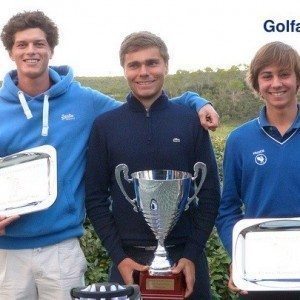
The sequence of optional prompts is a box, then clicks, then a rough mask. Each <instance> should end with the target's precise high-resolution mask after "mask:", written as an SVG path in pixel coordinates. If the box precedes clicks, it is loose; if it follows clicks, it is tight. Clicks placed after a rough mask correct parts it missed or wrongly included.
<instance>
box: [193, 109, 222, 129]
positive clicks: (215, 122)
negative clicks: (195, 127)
mask: <svg viewBox="0 0 300 300" xmlns="http://www.w3.org/2000/svg"><path fill="white" fill-rule="evenodd" d="M198 116H199V119H200V123H201V125H202V127H203V128H205V129H206V130H208V129H209V130H212V131H215V130H216V128H217V127H218V126H219V115H218V113H217V112H216V111H215V109H214V108H213V107H212V105H210V104H206V105H204V106H203V107H202V108H201V109H200V110H199V112H198Z"/></svg>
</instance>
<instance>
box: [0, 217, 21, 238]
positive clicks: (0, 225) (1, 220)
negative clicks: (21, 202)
mask: <svg viewBox="0 0 300 300" xmlns="http://www.w3.org/2000/svg"><path fill="white" fill-rule="evenodd" d="M19 217H20V216H18V215H16V216H11V217H4V216H0V235H4V234H5V227H6V226H7V225H9V224H10V223H11V222H13V221H15V220H17V219H19Z"/></svg>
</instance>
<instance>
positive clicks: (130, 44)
mask: <svg viewBox="0 0 300 300" xmlns="http://www.w3.org/2000/svg"><path fill="white" fill-rule="evenodd" d="M151 47H157V48H158V49H159V52H160V55H161V56H162V58H163V60H164V62H165V63H166V64H168V61H169V53H168V48H167V46H166V44H165V42H164V41H163V40H162V39H161V38H160V37H159V36H157V35H155V34H153V33H151V32H149V31H139V32H133V33H131V34H129V35H128V36H126V37H125V39H124V40H123V42H122V44H121V47H120V52H119V56H120V64H121V66H122V67H124V59H125V54H127V53H130V52H135V51H138V50H140V49H146V48H151Z"/></svg>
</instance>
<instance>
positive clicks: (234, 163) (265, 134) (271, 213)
mask: <svg viewBox="0 0 300 300" xmlns="http://www.w3.org/2000/svg"><path fill="white" fill-rule="evenodd" d="M248 82H249V85H250V86H251V88H252V89H253V90H254V91H255V92H256V93H257V94H258V95H259V96H260V97H261V98H262V100H263V101H264V103H265V106H264V107H263V109H262V110H261V112H260V114H259V116H258V118H256V119H254V120H252V121H249V122H247V123H245V124H243V125H241V126H240V127H238V128H237V129H235V130H234V131H233V132H232V133H231V134H230V135H229V137H228V140H227V142H226V148H225V157H224V187H223V193H222V199H221V204H220V211H219V215H218V218H217V228H218V232H219V235H220V238H221V240H222V242H223V245H224V247H225V248H226V250H227V251H228V253H229V254H230V255H231V253H232V230H233V227H234V225H235V224H236V222H238V221H239V220H241V219H243V218H272V217H274V218H276V217H299V216H300V185H299V182H300V172H299V167H300V158H299V149H300V130H299V129H300V116H299V105H298V104H297V93H298V90H299V84H300V57H299V54H298V53H297V51H296V50H294V49H293V48H292V47H291V46H289V45H286V44H284V43H281V42H272V43H268V44H266V45H264V46H263V47H261V48H260V49H259V50H258V51H257V53H256V55H255V56H254V58H253V60H252V62H251V64H250V68H249V72H248ZM228 286H229V288H230V289H231V290H232V291H234V292H241V293H242V294H245V293H247V292H245V291H239V289H238V288H237V287H236V286H235V285H234V284H233V281H232V278H231V277H230V280H229V283H228ZM243 297H244V298H245V299H264V300H265V299H300V293H299V292H297V293H293V292H290V293H283V292H249V294H247V295H244V296H243Z"/></svg>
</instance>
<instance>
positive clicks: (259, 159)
mask: <svg viewBox="0 0 300 300" xmlns="http://www.w3.org/2000/svg"><path fill="white" fill-rule="evenodd" d="M253 155H254V161H255V163H256V164H257V165H260V166H262V165H264V164H266V162H267V160H268V159H267V156H266V154H265V150H259V151H255V152H253Z"/></svg>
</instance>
